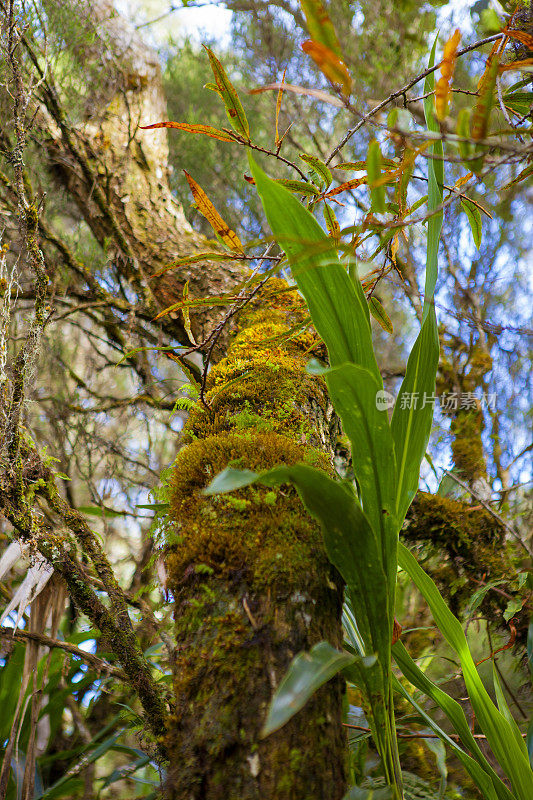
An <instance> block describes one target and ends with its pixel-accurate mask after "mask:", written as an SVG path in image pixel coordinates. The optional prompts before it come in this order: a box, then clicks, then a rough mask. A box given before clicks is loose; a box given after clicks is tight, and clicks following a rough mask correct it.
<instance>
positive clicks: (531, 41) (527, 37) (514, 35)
mask: <svg viewBox="0 0 533 800" xmlns="http://www.w3.org/2000/svg"><path fill="white" fill-rule="evenodd" d="M504 33H505V34H506V35H507V36H510V37H511V39H517V40H518V41H519V42H522V44H525V46H526V47H527V48H528V49H529V50H533V36H532V35H531V34H530V33H526V32H525V31H510V30H508V28H506V29H505V30H504Z"/></svg>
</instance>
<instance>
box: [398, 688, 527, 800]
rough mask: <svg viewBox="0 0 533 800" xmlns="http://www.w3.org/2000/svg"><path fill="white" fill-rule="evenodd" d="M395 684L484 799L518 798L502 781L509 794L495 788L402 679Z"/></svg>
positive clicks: (512, 799)
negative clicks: (439, 738)
mask: <svg viewBox="0 0 533 800" xmlns="http://www.w3.org/2000/svg"><path fill="white" fill-rule="evenodd" d="M393 684H394V688H395V690H396V691H397V692H399V693H400V694H401V695H403V697H405V699H406V700H407V701H408V702H409V703H411V705H412V706H413V708H414V709H415V711H416V712H417V714H418V715H419V716H420V717H421V718H422V719H423V720H425V722H426V723H427V725H428V726H429V727H430V728H431V729H432V730H433V731H434V732H435V733H436V734H437V735H438V736H440V737H441V739H442V741H443V742H445V743H446V744H447V745H448V746H449V747H450V748H451V749H452V751H453V752H454V754H455V755H456V756H457V758H458V759H459V761H460V762H461V763H462V765H463V766H464V768H465V769H466V771H467V772H468V773H469V775H470V777H471V778H472V780H473V781H474V783H475V784H476V786H477V787H478V789H479V790H480V792H481V794H482V797H483V800H516V798H515V797H514V795H513V794H512V793H511V792H510V791H509V790H508V789H507V787H506V786H505V785H504V784H503V783H502V784H501V785H502V787H503V789H504V790H505V791H507V794H498V793H497V791H496V789H495V788H494V784H493V782H492V781H491V779H490V777H489V775H488V774H487V773H486V772H485V771H484V770H483V769H482V768H481V767H480V766H479V764H478V763H477V762H476V761H475V760H474V759H473V758H472V757H471V756H469V755H468V754H467V753H465V751H464V750H463V749H462V748H461V747H459V745H458V744H456V743H455V742H454V740H453V739H451V738H450V737H449V736H448V734H447V733H445V731H443V730H442V728H439V726H438V725H437V724H436V723H435V721H434V719H433V718H432V717H431V716H430V715H429V714H427V713H426V711H425V709H424V708H423V707H422V706H421V705H420V704H419V703H417V702H416V700H415V699H414V697H412V696H411V695H410V694H409V692H408V691H407V689H406V688H405V687H404V686H403V685H402V684H401V683H400V681H399V680H398V679H397V678H396V676H395V675H394V676H393Z"/></svg>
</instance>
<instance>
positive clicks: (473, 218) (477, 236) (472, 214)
mask: <svg viewBox="0 0 533 800" xmlns="http://www.w3.org/2000/svg"><path fill="white" fill-rule="evenodd" d="M461 207H462V209H463V211H464V212H465V214H466V216H467V219H468V222H469V224H470V230H471V231H472V237H473V239H474V244H475V245H476V247H477V249H478V250H479V248H480V246H481V230H482V223H481V211H480V210H479V208H478V207H477V206H475V205H474V203H471V202H470V201H469V200H466V199H465V198H464V197H462V198H461Z"/></svg>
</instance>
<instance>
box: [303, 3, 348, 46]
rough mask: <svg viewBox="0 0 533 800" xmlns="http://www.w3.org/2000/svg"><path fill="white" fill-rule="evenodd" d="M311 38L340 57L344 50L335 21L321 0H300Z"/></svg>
mask: <svg viewBox="0 0 533 800" xmlns="http://www.w3.org/2000/svg"><path fill="white" fill-rule="evenodd" d="M300 5H301V6H302V11H303V12H304V14H305V19H306V22H307V30H308V31H309V35H310V36H311V38H312V39H313V40H314V41H315V42H318V44H322V45H324V47H327V49H328V50H331V51H332V52H333V53H335V54H336V55H337V56H338V57H339V58H342V51H341V47H340V44H339V40H338V38H337V34H336V33H335V28H334V27H333V23H332V21H331V20H330V18H329V16H328V12H327V11H326V9H325V6H324V4H323V3H322V2H321V0H300Z"/></svg>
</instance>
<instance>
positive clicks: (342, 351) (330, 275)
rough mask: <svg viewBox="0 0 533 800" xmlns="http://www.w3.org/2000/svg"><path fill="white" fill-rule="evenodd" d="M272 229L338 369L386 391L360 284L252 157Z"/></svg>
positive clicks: (310, 220) (295, 202)
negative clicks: (355, 370) (361, 374)
mask: <svg viewBox="0 0 533 800" xmlns="http://www.w3.org/2000/svg"><path fill="white" fill-rule="evenodd" d="M249 160H250V169H251V170H252V174H253V176H254V178H255V181H256V184H257V189H258V191H259V195H260V197H261V202H262V204H263V208H264V209H265V213H266V216H267V220H268V223H269V225H270V227H271V229H272V232H273V234H274V236H275V237H276V239H277V241H278V243H279V245H280V247H282V248H283V250H284V251H285V253H286V254H287V257H288V259H289V263H290V265H291V270H292V274H293V277H294V279H295V281H296V283H297V284H298V288H299V290H300V291H301V292H302V294H303V296H304V298H305V300H306V303H307V305H308V308H309V311H310V313H311V317H312V319H313V324H314V325H315V328H316V330H317V332H318V334H319V336H321V338H322V339H323V341H324V342H325V344H326V347H327V348H328V353H329V358H330V364H331V365H332V366H335V365H338V364H343V363H344V362H346V361H351V362H353V363H354V364H358V365H360V366H362V367H365V368H366V369H368V370H369V371H370V372H371V373H372V374H373V375H374V377H375V378H376V380H377V381H378V383H379V384H380V385H381V386H382V385H383V382H382V379H381V374H380V372H379V369H378V366H377V363H376V358H375V355H374V350H373V347H372V337H371V330H370V317H369V311H368V303H367V302H366V298H365V295H364V292H363V289H362V287H361V283H360V281H356V282H353V283H352V281H351V280H350V278H349V276H348V275H347V273H346V270H345V269H344V267H343V266H342V264H341V263H340V261H339V257H338V254H337V248H336V244H335V242H334V241H333V240H332V239H331V238H330V237H328V236H327V234H326V233H325V232H324V231H323V230H322V228H321V227H320V225H319V224H318V222H317V221H316V219H315V218H314V217H313V216H312V214H310V213H309V211H307V209H305V208H304V207H303V206H302V204H301V203H299V202H298V200H297V199H296V198H295V197H293V196H292V195H291V193H290V192H288V191H287V190H286V189H285V188H284V187H283V186H280V185H279V184H277V183H275V182H274V181H273V180H271V179H270V178H269V177H268V176H267V175H266V174H265V173H264V172H263V170H262V169H261V168H260V167H259V166H258V165H257V164H256V162H255V161H254V159H253V158H252V157H251V156H249Z"/></svg>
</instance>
